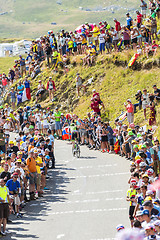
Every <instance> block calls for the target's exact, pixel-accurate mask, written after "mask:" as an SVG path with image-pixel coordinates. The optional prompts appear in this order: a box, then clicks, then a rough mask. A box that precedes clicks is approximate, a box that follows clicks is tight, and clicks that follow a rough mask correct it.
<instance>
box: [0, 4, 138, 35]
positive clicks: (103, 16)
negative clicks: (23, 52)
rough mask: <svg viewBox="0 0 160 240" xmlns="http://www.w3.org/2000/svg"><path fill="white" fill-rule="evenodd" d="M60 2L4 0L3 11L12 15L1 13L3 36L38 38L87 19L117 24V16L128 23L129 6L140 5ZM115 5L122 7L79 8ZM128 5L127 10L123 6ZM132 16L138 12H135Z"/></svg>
mask: <svg viewBox="0 0 160 240" xmlns="http://www.w3.org/2000/svg"><path fill="white" fill-rule="evenodd" d="M56 2H57V1H56V0H34V1H33V0H27V1H26V0H16V1H13V0H6V1H4V0H0V6H1V11H0V12H6V11H7V12H8V14H6V15H2V16H0V36H1V38H6V37H7V38H36V37H38V36H40V35H42V34H45V33H46V32H47V31H48V30H49V29H53V30H54V31H55V32H56V31H58V30H60V29H61V28H65V29H66V30H74V29H75V28H76V27H77V26H78V25H80V24H82V23H84V22H85V21H88V22H99V21H102V20H108V21H109V22H110V23H111V24H113V18H114V17H117V18H118V19H120V21H121V22H122V23H125V13H126V11H127V8H131V7H134V8H137V7H138V3H137V2H133V1H131V0H127V1H126V0H120V1H117V2H113V3H111V2H110V1H109V0H106V1H103V0H99V1H98V2H97V1H96V0H87V1H84V0H81V1H80V0H73V1H69V0H62V5H58V4H57V3H56ZM111 4H112V5H118V6H121V7H122V8H121V9H119V10H115V11H114V14H113V13H111V12H109V11H100V12H86V11H85V10H82V11H81V10H80V9H79V7H83V8H84V9H86V8H90V9H93V8H94V7H99V6H101V7H107V6H109V5H111ZM124 6H125V7H126V9H124V8H123V7H124ZM10 10H11V12H10ZM62 10H63V11H62ZM64 10H67V12H64ZM132 15H135V13H134V11H133V12H132ZM51 22H56V23H57V25H56V26H53V25H51ZM23 23H25V24H23Z"/></svg>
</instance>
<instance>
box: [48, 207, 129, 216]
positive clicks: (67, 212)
mask: <svg viewBox="0 0 160 240" xmlns="http://www.w3.org/2000/svg"><path fill="white" fill-rule="evenodd" d="M126 210H127V208H109V209H101V208H100V209H92V210H88V209H86V210H77V211H64V212H48V213H47V214H48V215H60V214H71V213H89V212H113V211H126Z"/></svg>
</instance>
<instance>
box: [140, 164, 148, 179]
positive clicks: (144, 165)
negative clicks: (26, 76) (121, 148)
mask: <svg viewBox="0 0 160 240" xmlns="http://www.w3.org/2000/svg"><path fill="white" fill-rule="evenodd" d="M139 166H140V167H146V166H147V164H146V163H145V162H141V163H140V164H139ZM144 175H145V174H144ZM147 176H148V175H147Z"/></svg>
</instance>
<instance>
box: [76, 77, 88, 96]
mask: <svg viewBox="0 0 160 240" xmlns="http://www.w3.org/2000/svg"><path fill="white" fill-rule="evenodd" d="M76 75H77V77H76V88H77V93H78V97H79V91H80V88H81V87H82V88H83V89H84V93H85V92H86V86H85V85H83V84H82V78H81V77H80V74H79V73H77V74H76Z"/></svg>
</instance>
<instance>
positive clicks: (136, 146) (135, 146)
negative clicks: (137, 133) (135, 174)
mask: <svg viewBox="0 0 160 240" xmlns="http://www.w3.org/2000/svg"><path fill="white" fill-rule="evenodd" d="M135 148H138V145H137V144H136V145H134V146H133V149H135ZM136 157H137V156H136ZM138 159H139V158H138Z"/></svg>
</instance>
